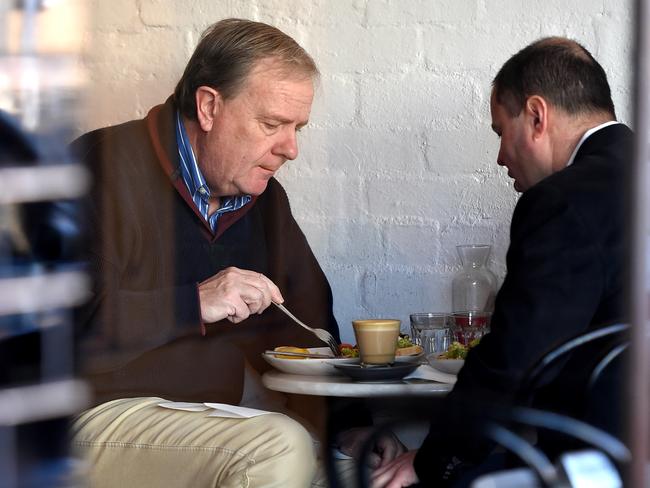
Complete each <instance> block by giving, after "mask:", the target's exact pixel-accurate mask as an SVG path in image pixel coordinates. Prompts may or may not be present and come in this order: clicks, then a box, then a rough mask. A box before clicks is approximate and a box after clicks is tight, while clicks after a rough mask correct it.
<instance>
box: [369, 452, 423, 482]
mask: <svg viewBox="0 0 650 488" xmlns="http://www.w3.org/2000/svg"><path fill="white" fill-rule="evenodd" d="M417 452H418V451H417V450H414V451H408V452H406V453H404V454H402V455H401V456H399V457H398V458H396V459H394V460H393V461H391V462H390V463H388V464H386V465H385V466H381V467H379V468H377V469H375V470H374V471H373V473H372V478H371V480H370V486H371V488H402V487H404V486H411V485H412V484H414V483H417V482H419V481H420V480H419V479H418V475H417V474H415V468H414V467H413V460H414V459H415V455H416V454H417Z"/></svg>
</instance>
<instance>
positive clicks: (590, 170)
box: [415, 124, 632, 482]
mask: <svg viewBox="0 0 650 488" xmlns="http://www.w3.org/2000/svg"><path fill="white" fill-rule="evenodd" d="M631 142H632V133H631V131H630V130H629V129H628V128H627V127H625V126H624V125H620V124H619V125H612V126H609V127H606V128H603V129H601V130H599V131H597V132H596V133H594V134H592V135H591V136H590V137H589V138H588V139H587V140H586V141H585V142H584V143H583V144H582V146H581V147H580V149H579V151H578V153H577V155H576V158H575V161H574V163H573V164H572V165H571V166H569V167H567V168H565V169H564V170H562V171H559V172H557V173H554V174H553V175H551V176H549V177H548V178H545V179H544V180H542V181H541V182H539V183H538V184H537V185H535V186H533V187H532V188H530V189H529V190H527V191H526V192H525V193H524V194H523V195H522V196H521V198H520V200H519V202H518V203H517V206H516V208H515V211H514V214H513V218H512V224H511V233H510V247H509V249H508V253H507V257H506V262H507V276H506V278H505V281H504V283H503V286H502V287H501V289H500V290H499V293H498V294H497V298H496V302H495V310H494V315H493V317H492V324H491V332H490V333H489V334H488V335H486V336H485V337H484V338H483V340H482V341H481V343H480V344H479V345H478V346H477V347H476V348H474V349H473V350H472V351H471V352H470V353H469V355H468V357H467V360H466V362H465V365H464V367H463V369H462V370H461V371H460V374H459V376H458V382H457V383H456V385H455V387H454V390H453V391H452V392H451V393H450V395H449V396H448V397H447V398H446V399H445V401H444V402H443V404H442V406H441V408H440V409H439V410H438V411H437V412H436V418H434V419H433V420H432V425H431V429H430V432H429V435H428V437H427V439H426V440H425V442H424V444H423V445H422V448H421V449H420V452H419V453H418V455H417V458H416V461H415V467H416V471H417V473H418V475H419V476H420V478H421V479H423V480H425V481H431V482H433V481H438V480H440V479H441V477H444V474H443V473H444V472H445V471H448V473H447V477H453V471H454V469H453V468H451V469H450V468H449V467H450V466H452V465H454V464H455V463H454V462H452V463H451V464H449V460H450V459H451V458H452V457H453V456H456V457H457V458H458V459H459V460H461V459H462V460H466V459H472V460H473V461H480V459H481V457H482V456H484V455H485V450H484V448H485V446H484V445H482V444H481V443H480V442H477V441H478V439H474V440H471V436H472V433H471V432H469V433H465V434H463V435H460V432H461V431H462V429H463V422H462V415H463V413H462V412H467V409H466V407H467V406H468V405H473V406H476V405H481V404H498V405H504V406H507V405H511V404H512V403H513V396H514V393H515V391H516V390H517V387H518V386H519V384H520V382H521V380H522V376H523V374H524V373H525V372H526V371H527V369H528V368H530V367H531V366H532V365H533V364H534V363H535V362H536V361H537V360H538V359H539V358H540V357H541V355H542V354H543V353H545V352H546V351H548V350H549V349H551V348H553V347H554V346H556V345H558V344H559V343H561V342H563V341H564V340H566V339H568V338H570V337H572V336H574V335H576V334H578V333H581V332H585V331H587V330H590V329H593V328H595V327H599V326H602V325H604V324H609V323H613V322H617V321H622V320H624V319H625V310H624V294H623V293H624V278H625V242H626V231H625V220H626V219H625V215H626V214H625V211H624V203H625V184H626V173H627V167H628V163H629V161H630V149H631V146H632V144H631ZM581 354H583V355H586V356H588V355H589V354H590V352H589V351H588V350H586V351H582V352H581ZM580 364H581V360H580V358H579V357H575V355H574V357H573V358H571V359H570V360H569V361H568V362H565V363H564V364H563V365H562V367H561V368H558V369H557V370H556V371H553V372H552V374H551V375H550V377H548V378H547V385H548V386H547V388H549V389H553V388H555V387H558V388H557V391H560V390H563V391H566V385H565V386H562V384H563V383H566V384H570V383H571V381H570V380H571V379H576V380H577V377H579V376H581V375H580ZM575 401H576V399H575V398H567V397H566V396H564V395H562V394H558V393H555V394H551V395H547V397H546V400H545V407H548V408H553V409H554V410H557V411H562V412H567V413H571V410H572V402H575ZM466 425H467V424H465V426H466Z"/></svg>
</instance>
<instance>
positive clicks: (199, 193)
mask: <svg viewBox="0 0 650 488" xmlns="http://www.w3.org/2000/svg"><path fill="white" fill-rule="evenodd" d="M175 125H176V144H177V145H178V155H179V156H180V159H181V175H182V176H183V181H184V182H185V186H187V189H188V191H189V192H190V195H191V197H192V201H193V202H194V205H196V208H197V209H198V210H199V212H201V215H203V218H204V219H205V220H206V221H207V222H208V224H210V229H212V232H216V231H217V221H218V220H219V217H220V216H221V215H223V214H224V213H226V212H234V211H235V210H239V209H240V208H242V207H243V206H244V205H246V204H247V203H248V202H250V201H251V196H250V195H238V196H233V197H222V198H221V199H220V202H219V203H220V206H219V209H218V210H216V211H215V212H213V213H212V215H208V208H209V207H210V188H208V185H207V183H206V182H205V178H203V175H202V174H201V170H200V169H199V165H198V163H197V162H196V156H194V150H193V149H192V145H191V144H190V140H189V138H188V137H187V132H186V131H185V125H184V124H183V121H182V119H181V114H180V112H179V111H178V110H177V111H176V124H175Z"/></svg>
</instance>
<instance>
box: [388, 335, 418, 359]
mask: <svg viewBox="0 0 650 488" xmlns="http://www.w3.org/2000/svg"><path fill="white" fill-rule="evenodd" d="M422 351H423V349H422V346H419V345H417V344H413V342H412V341H411V338H410V337H409V336H408V335H406V334H400V336H399V337H398V338H397V350H396V351H395V356H416V355H418V354H420V353H422Z"/></svg>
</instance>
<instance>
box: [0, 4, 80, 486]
mask: <svg viewBox="0 0 650 488" xmlns="http://www.w3.org/2000/svg"><path fill="white" fill-rule="evenodd" d="M81 13H82V12H81V11H80V7H79V2H67V1H58V2H55V1H49V2H48V1H45V0H42V1H33V0H31V1H30V0H23V1H20V2H13V1H8V0H0V26H1V27H0V32H2V34H0V35H1V36H2V37H1V38H0V487H2V488H14V487H20V488H23V487H25V488H27V487H43V486H47V487H56V488H60V487H72V486H81V485H82V481H81V479H82V478H81V473H82V470H81V469H80V463H79V462H78V461H76V460H75V459H74V458H73V457H71V456H70V454H69V452H68V451H69V448H68V439H67V438H68V432H67V430H68V420H69V418H70V416H71V415H73V414H75V413H77V412H79V411H80V410H81V409H82V408H84V407H85V406H86V405H87V401H88V392H87V388H86V386H85V384H84V383H83V382H81V381H79V380H76V379H74V331H73V313H74V307H76V306H78V305H81V304H82V303H83V302H84V301H85V300H86V299H87V295H88V289H89V283H88V279H87V277H86V274H85V272H84V270H83V263H82V257H83V253H84V249H85V237H84V232H83V229H82V226H81V222H82V213H81V211H82V209H81V207H80V205H79V202H78V198H79V197H81V196H82V195H83V194H84V193H85V192H86V189H87V188H88V185H89V181H88V180H89V178H88V176H87V172H86V171H85V169H84V168H83V167H81V166H80V165H79V164H77V163H75V162H74V161H72V160H71V159H70V157H69V156H68V154H67V152H66V143H67V141H68V140H69V139H70V138H71V136H72V127H73V123H74V122H75V119H76V115H75V114H76V107H77V100H78V99H79V98H80V94H81V93H80V88H81V86H82V77H81V74H80V71H79V69H78V68H77V67H76V64H77V63H76V57H75V50H76V40H75V39H76V38H75V33H77V32H80V29H79V26H80V21H81V18H82V15H81ZM62 26H65V27H64V28H62Z"/></svg>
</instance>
